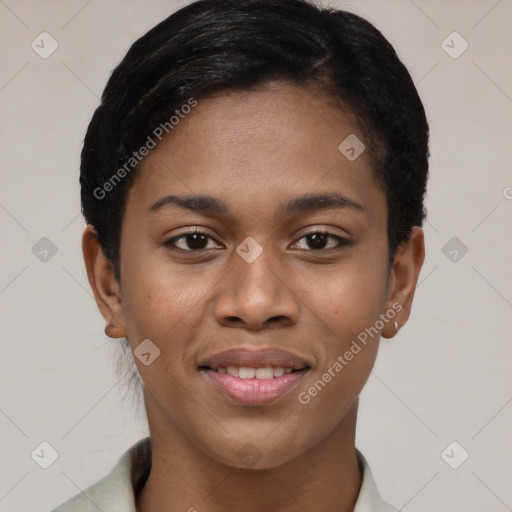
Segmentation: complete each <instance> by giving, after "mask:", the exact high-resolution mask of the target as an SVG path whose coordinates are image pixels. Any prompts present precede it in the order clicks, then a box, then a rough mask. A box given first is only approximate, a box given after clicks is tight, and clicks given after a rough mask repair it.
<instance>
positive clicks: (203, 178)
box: [127, 83, 386, 217]
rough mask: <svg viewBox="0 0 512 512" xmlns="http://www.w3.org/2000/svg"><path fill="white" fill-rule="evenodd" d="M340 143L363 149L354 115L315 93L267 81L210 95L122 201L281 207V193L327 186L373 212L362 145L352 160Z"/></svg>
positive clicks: (153, 155)
mask: <svg viewBox="0 0 512 512" xmlns="http://www.w3.org/2000/svg"><path fill="white" fill-rule="evenodd" d="M347 138H348V139H347ZM346 140H348V141H349V142H348V143H345V144H344V143H343V141H346ZM358 141H359V142H358ZM354 143H355V144H356V145H354ZM340 144H342V147H341V150H340ZM347 144H348V145H349V146H352V147H354V150H355V151H357V152H358V153H359V152H360V151H361V150H362V148H364V146H363V144H364V135H363V132H362V130H361V127H360V123H359V121H358V119H357V117H356V116H354V115H353V114H352V113H351V112H349V111H343V110H341V109H340V108H336V107H335V106H334V104H333V102H330V101H328V100H327V99H326V98H325V96H320V95H319V94H318V93H317V92H315V91H314V90H309V89H304V88H299V87H294V86H292V85H289V84H283V83H273V84H268V85H266V86H265V87H262V88H261V89H259V90H253V91H224V92H220V93H216V94H215V95H213V96H211V97H208V98H203V99H199V100H198V104H197V106H196V107H195V108H194V109H193V110H192V111H191V112H190V113H189V114H187V115H184V116H183V118H182V119H180V121H179V123H178V124H177V125H176V126H174V128H173V130H172V132H171V133H170V134H169V135H168V136H166V137H165V138H163V140H162V141H161V142H158V141H157V146H156V148H155V149H153V150H152V151H151V152H150V154H149V155H148V156H146V157H145V158H144V160H143V161H142V162H141V164H140V165H139V168H138V171H137V172H138V176H137V179H136V180H135V184H134V186H133V187H132V188H131V189H130V191H129V198H128V200H127V203H128V202H129V203H131V205H132V206H134V203H135V204H136V205H138V206H140V208H141V209H143V208H145V209H146V210H147V209H148V208H149V207H151V206H152V205H153V204H154V203H155V202H156V201H158V200H159V199H161V198H162V197H163V196H165V195H167V194H187V195H210V196H215V197H218V198H219V199H221V200H222V201H223V202H224V203H225V204H227V205H228V207H229V208H232V209H233V210H234V211H242V210H247V209H252V211H253V212H256V211H260V210H265V211H270V210H274V209H275V210H277V209H278V208H281V209H282V207H283V200H284V198H286V197H292V196H297V195H303V194H305V193H309V194H315V193H320V192H328V191H333V192H336V193H339V194H342V195H343V196H345V197H347V198H348V199H351V200H352V201H353V202H357V203H359V204H362V205H364V206H365V209H366V210H367V212H366V213H367V214H368V215H369V216H370V217H372V216H377V217H380V216H382V213H383V212H382V208H384V209H385V208H386V205H385V200H384V195H383V192H382V191H381V189H380V188H379V187H378V185H377V183H376V181H375V179H374V177H373V172H372V161H371V158H370V154H369V151H368V149H367V145H366V149H363V150H362V152H361V154H360V155H359V156H358V157H357V158H355V159H353V158H352V157H353V154H354V151H353V152H349V153H346V149H347ZM357 144H360V145H359V146H358V145H357ZM349 149H351V148H349ZM344 151H345V152H344ZM347 155H348V156H349V157H351V158H348V157H347ZM356 156H357V154H356ZM141 211H142V210H141Z"/></svg>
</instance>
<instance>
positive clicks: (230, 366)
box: [198, 348, 311, 406]
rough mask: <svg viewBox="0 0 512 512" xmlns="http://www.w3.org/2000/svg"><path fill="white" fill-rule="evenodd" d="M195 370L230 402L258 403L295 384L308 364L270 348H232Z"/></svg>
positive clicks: (263, 403)
mask: <svg viewBox="0 0 512 512" xmlns="http://www.w3.org/2000/svg"><path fill="white" fill-rule="evenodd" d="M198 369H199V371H200V372H201V373H202V374H204V375H206V376H207V377H208V381H209V382H210V383H211V384H213V387H214V389H215V390H216V391H218V392H221V394H222V395H224V396H227V397H228V398H229V399H230V401H232V402H236V403H237V404H241V405H245V406H259V405H265V404H269V403H271V402H275V401H276V400H278V399H279V398H282V397H284V396H285V395H286V394H288V393H289V392H290V391H291V390H292V389H293V388H295V387H296V386H298V385H299V382H300V381H301V380H302V379H303V378H304V376H305V375H306V373H307V372H308V371H309V370H310V369H311V364H310V363H309V362H308V361H306V360H305V359H303V358H300V357H298V356H296V355H294V354H292V353H290V352H285V351H282V350H279V349H274V348H268V349H259V350H248V349H233V350H229V351H226V352H222V353H220V354H216V355H213V356H211V357H209V358H207V359H206V360H205V361H204V362H203V364H201V365H200V366H199V368H198Z"/></svg>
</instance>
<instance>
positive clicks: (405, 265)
mask: <svg viewBox="0 0 512 512" xmlns="http://www.w3.org/2000/svg"><path fill="white" fill-rule="evenodd" d="M424 260H425V239H424V234H423V230H422V229H421V228H420V227H419V226H414V227H413V228H412V231H411V234H410V236H409V238H408V239H407V240H406V241H405V242H403V243H401V244H400V245H399V247H398V248H397V252H396V255H395V258H394V261H393V267H392V269H391V272H390V275H389V283H388V292H387V301H386V311H396V312H397V313H396V315H395V316H394V317H393V319H392V320H391V321H390V322H388V323H386V325H385V326H384V328H383V329H382V337H383V338H392V337H393V336H395V335H396V333H397V332H398V330H399V329H400V327H402V326H404V325H405V323H406V322H407V320H408V319H409V315H410V314H411V307H412V300H413V298H414V292H415V291H416V284H417V282H418V276H419V274H420V270H421V267H422V265H423V261H424ZM395 322H397V323H398V329H397V326H396V325H395Z"/></svg>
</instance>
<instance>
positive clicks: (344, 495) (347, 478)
mask: <svg viewBox="0 0 512 512" xmlns="http://www.w3.org/2000/svg"><path fill="white" fill-rule="evenodd" d="M357 405H358V404H357V400H356V402H354V404H353V406H352V408H351V410H350V411H349V412H348V413H347V415H346V417H345V419H344V420H343V422H342V424H340V425H339V426H338V427H337V428H336V429H335V430H334V431H333V432H331V434H330V435H329V436H328V437H327V438H325V439H324V440H323V441H322V442H321V443H319V444H317V445H315V446H313V447H311V448H309V449H308V450H306V451H305V452H303V453H302V454H301V455H299V456H298V457H296V458H294V459H293V460H291V461H289V462H287V463H285V464H283V465H281V466H278V467H274V468H272V469H264V470H250V469H239V468H234V467H232V466H229V465H226V464H223V463H221V462H219V461H217V460H214V459H213V458H211V457H209V456H208V455H205V453H204V452H203V451H200V450H199V449H198V448H197V447H196V446H194V445H193V444H192V443H191V442H190V441H189V440H188V439H187V438H186V436H184V435H183V433H182V432H181V431H179V430H178V429H176V428H175V427H174V428H172V427H170V428H169V424H168V423H165V422H163V423H162V422H160V421H156V422H155V421H153V422H152V421H151V419H152V418H150V415H149V414H148V420H149V424H150V435H151V446H152V465H151V472H150V475H149V477H148V480H147V482H146V484H145V485H144V487H143V489H142V491H141V492H140V494H139V495H138V496H137V497H136V508H137V512H157V511H159V510H167V511H168V512H175V511H190V512H194V511H197V512H202V511H205V510H208V512H221V511H226V510H229V511H230V512H267V511H268V510H279V511H282V512H297V511H304V510H332V509H333V503H335V504H336V507H335V508H336V510H338V511H340V512H342V511H347V512H350V511H352V510H353V508H354V505H355V502H356V500H357V496H358V494H359V489H360V487H361V482H362V474H361V471H360V468H359V465H358V462H357V458H356V452H355V447H354V443H355V423H356V416H357ZM153 419H155V418H153ZM151 425H159V426H161V425H165V429H164V428H163V427H160V428H153V429H152V428H151Z"/></svg>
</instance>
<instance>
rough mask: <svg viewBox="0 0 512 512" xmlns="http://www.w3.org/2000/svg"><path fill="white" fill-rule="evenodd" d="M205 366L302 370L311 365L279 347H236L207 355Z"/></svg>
mask: <svg viewBox="0 0 512 512" xmlns="http://www.w3.org/2000/svg"><path fill="white" fill-rule="evenodd" d="M201 366H203V367H208V368H212V369H215V368H226V367H227V366H237V367H249V368H265V367H282V368H292V369H294V370H302V369H304V368H310V367H311V365H310V364H309V363H308V362H307V361H306V360H305V359H303V358H301V357H299V356H297V355H295V354H292V353H291V352H286V351H285V350H281V349H278V348H273V347H270V348H258V349H248V348H234V349H231V350H226V351H224V352H219V353H217V354H214V355H212V356H209V357H207V358H206V359H205V360H204V361H203V364H202V365H201Z"/></svg>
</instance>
